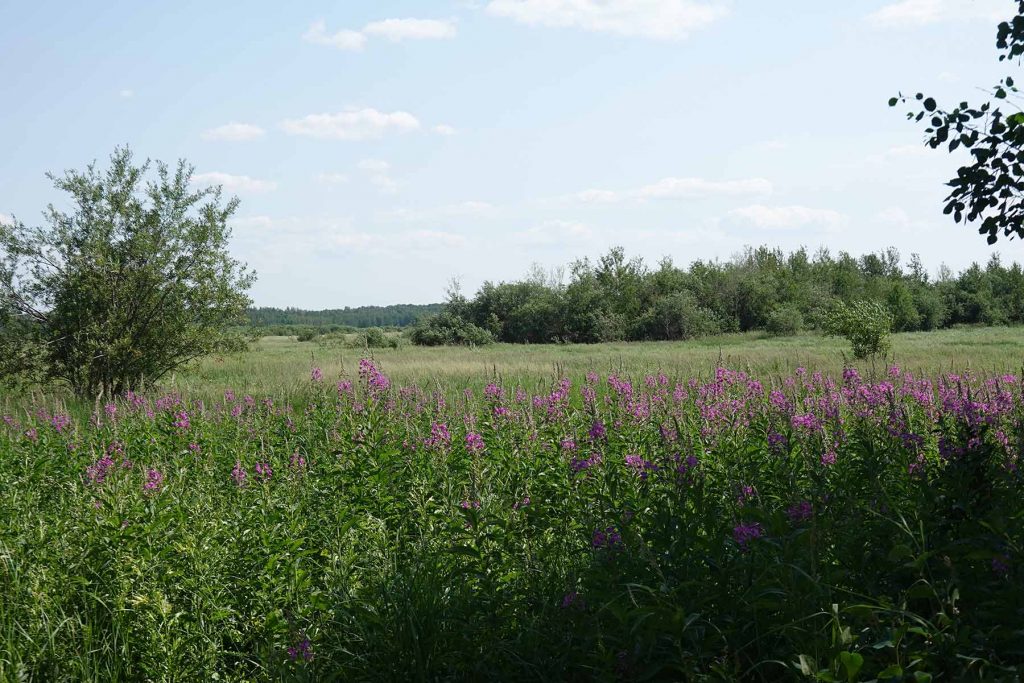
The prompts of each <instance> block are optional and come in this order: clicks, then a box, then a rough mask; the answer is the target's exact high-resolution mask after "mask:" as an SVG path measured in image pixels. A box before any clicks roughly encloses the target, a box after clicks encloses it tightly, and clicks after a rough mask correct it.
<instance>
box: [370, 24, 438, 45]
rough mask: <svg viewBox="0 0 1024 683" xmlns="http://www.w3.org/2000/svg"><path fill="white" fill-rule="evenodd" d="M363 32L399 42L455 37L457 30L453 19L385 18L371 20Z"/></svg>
mask: <svg viewBox="0 0 1024 683" xmlns="http://www.w3.org/2000/svg"><path fill="white" fill-rule="evenodd" d="M363 33H364V34H365V35H369V36H380V37H381V38H387V39H388V40H390V41H391V42H393V43H397V42H400V41H403V40H446V39H449V38H454V37H455V33H456V30H455V21H454V20H452V19H446V20H440V21H439V20H437V19H384V20H383V21H373V22H370V23H369V24H367V25H366V26H364V27H363Z"/></svg>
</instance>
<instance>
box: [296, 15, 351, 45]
mask: <svg viewBox="0 0 1024 683" xmlns="http://www.w3.org/2000/svg"><path fill="white" fill-rule="evenodd" d="M302 39H303V40H305V41H306V42H307V43H314V44H316V45H327V46H330V47H334V48H337V49H339V50H350V51H352V52H358V51H359V50H362V49H363V46H365V45H366V36H364V35H363V34H362V33H360V32H359V31H349V30H345V29H343V30H341V31H337V32H336V33H327V22H326V21H324V20H323V19H320V20H319V21H314V22H313V23H312V24H311V25H310V27H309V30H307V31H306V32H305V33H303V34H302Z"/></svg>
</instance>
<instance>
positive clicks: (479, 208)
mask: <svg viewBox="0 0 1024 683" xmlns="http://www.w3.org/2000/svg"><path fill="white" fill-rule="evenodd" d="M497 211H498V209H497V207H496V206H494V205H493V204H489V203H487V202H479V201H472V200H471V201H465V202H458V203H455V204H445V205H443V206H435V207H431V208H425V209H405V208H399V209H392V210H390V211H385V212H382V213H380V214H378V216H379V217H380V218H382V219H384V220H397V221H405V222H409V223H417V222H422V221H437V220H445V219H450V218H465V217H474V218H486V217H490V216H493V215H494V214H496V213H497Z"/></svg>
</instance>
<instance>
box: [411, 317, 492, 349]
mask: <svg viewBox="0 0 1024 683" xmlns="http://www.w3.org/2000/svg"><path fill="white" fill-rule="evenodd" d="M409 339H410V341H412V343H413V344H416V345H417V346H484V345H487V344H491V343H493V342H494V336H493V335H492V334H491V333H490V332H489V331H488V330H485V329H483V328H481V327H477V326H476V325H474V324H473V323H471V322H467V321H466V320H463V319H462V318H460V317H459V316H457V315H454V314H452V313H448V312H444V313H439V314H437V315H434V316H431V317H429V318H426V319H424V320H422V321H420V322H419V323H418V324H417V325H416V326H415V327H414V328H413V329H412V331H411V332H410V333H409Z"/></svg>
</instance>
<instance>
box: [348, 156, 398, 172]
mask: <svg viewBox="0 0 1024 683" xmlns="http://www.w3.org/2000/svg"><path fill="white" fill-rule="evenodd" d="M356 165H357V166H358V167H359V170H361V171H370V172H371V173H387V172H388V171H389V170H391V164H389V163H388V162H386V161H381V160H380V159H363V160H362V161H360V162H359V163H358V164H356Z"/></svg>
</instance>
